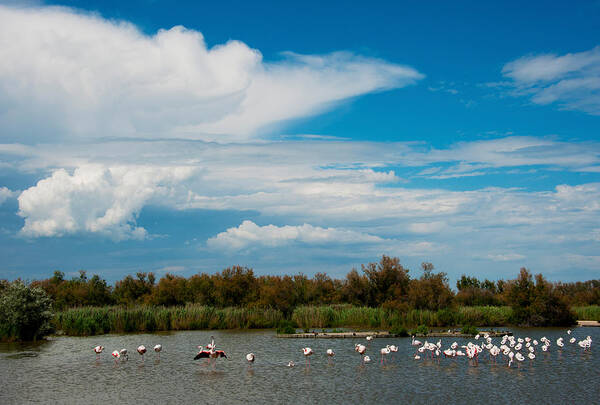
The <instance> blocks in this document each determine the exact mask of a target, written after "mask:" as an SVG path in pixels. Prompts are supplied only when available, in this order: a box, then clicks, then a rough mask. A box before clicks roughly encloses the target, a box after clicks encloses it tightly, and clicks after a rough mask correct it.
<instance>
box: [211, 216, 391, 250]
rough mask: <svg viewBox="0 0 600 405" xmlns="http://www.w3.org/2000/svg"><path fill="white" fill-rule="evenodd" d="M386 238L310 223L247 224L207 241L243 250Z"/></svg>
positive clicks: (219, 246)
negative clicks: (296, 224) (280, 224)
mask: <svg viewBox="0 0 600 405" xmlns="http://www.w3.org/2000/svg"><path fill="white" fill-rule="evenodd" d="M382 241H383V239H381V238H380V237H377V236H374V235H368V234H365V233H360V232H355V231H348V230H342V229H335V228H321V227H318V226H317V227H316V226H312V225H310V224H303V225H300V226H290V225H285V226H281V227H279V226H275V225H266V226H258V225H256V224H255V223H254V222H252V221H248V220H246V221H244V222H242V223H241V224H240V226H238V227H237V228H229V229H227V231H225V232H221V233H219V234H218V235H216V236H215V237H213V238H210V239H208V240H207V242H206V243H207V245H208V247H210V248H212V249H227V250H241V249H245V248H248V247H253V246H267V247H277V246H283V245H288V244H290V243H293V242H299V243H307V244H322V243H341V244H348V243H379V242H382Z"/></svg>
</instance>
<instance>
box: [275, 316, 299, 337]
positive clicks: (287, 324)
mask: <svg viewBox="0 0 600 405" xmlns="http://www.w3.org/2000/svg"><path fill="white" fill-rule="evenodd" d="M292 333H296V327H295V326H294V323H293V322H292V321H288V320H285V319H284V320H282V321H280V322H279V324H278V325H277V334H285V335H291V334H292Z"/></svg>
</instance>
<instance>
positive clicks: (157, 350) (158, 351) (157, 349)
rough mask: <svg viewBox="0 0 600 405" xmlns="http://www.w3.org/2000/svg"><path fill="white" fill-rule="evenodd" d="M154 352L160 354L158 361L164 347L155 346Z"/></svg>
mask: <svg viewBox="0 0 600 405" xmlns="http://www.w3.org/2000/svg"><path fill="white" fill-rule="evenodd" d="M154 351H155V352H156V353H158V359H159V360H160V352H161V351H162V345H156V346H154Z"/></svg>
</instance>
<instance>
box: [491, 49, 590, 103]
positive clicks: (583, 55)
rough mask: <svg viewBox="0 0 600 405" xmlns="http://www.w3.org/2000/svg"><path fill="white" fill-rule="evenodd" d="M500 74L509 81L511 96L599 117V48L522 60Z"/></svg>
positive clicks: (526, 57)
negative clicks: (512, 92) (554, 104)
mask: <svg viewBox="0 0 600 405" xmlns="http://www.w3.org/2000/svg"><path fill="white" fill-rule="evenodd" d="M502 74H503V75H504V76H505V77H507V78H508V79H511V80H512V82H510V83H509V84H510V85H512V86H514V87H515V92H514V94H517V95H527V96H529V97H531V100H532V101H533V102H534V103H536V104H551V103H557V104H558V105H559V106H561V107H562V108H564V109H569V110H580V111H584V112H586V113H589V114H594V115H599V114H600V46H596V47H595V48H593V49H590V50H588V51H583V52H577V53H567V54H565V55H556V54H544V55H534V56H524V57H522V58H519V59H517V60H514V61H512V62H509V63H507V64H506V65H504V67H503V69H502Z"/></svg>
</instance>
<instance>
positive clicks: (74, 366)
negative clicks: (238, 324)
mask: <svg viewBox="0 0 600 405" xmlns="http://www.w3.org/2000/svg"><path fill="white" fill-rule="evenodd" d="M513 331H514V333H515V336H516V337H519V336H521V337H524V336H530V337H532V338H536V339H538V340H539V338H540V337H542V336H546V337H548V338H549V339H550V340H551V341H552V346H551V347H550V352H549V354H548V355H547V356H544V354H543V353H542V351H541V349H539V346H538V350H537V351H536V355H537V358H536V359H535V360H534V361H533V362H532V363H530V361H529V360H528V359H527V360H526V361H524V362H523V363H522V365H521V368H517V367H515V366H513V367H511V368H507V367H506V363H505V362H501V361H500V360H499V363H498V365H491V364H489V362H488V360H487V355H486V356H485V358H484V359H482V360H481V361H480V363H479V366H478V367H473V366H469V364H468V361H467V359H465V358H460V359H456V360H450V359H443V358H442V359H440V362H439V364H438V362H437V361H431V360H427V361H423V360H420V361H415V360H413V358H412V356H413V354H414V350H413V348H412V347H411V345H410V339H409V338H394V339H374V340H373V341H372V342H371V343H370V344H369V348H368V350H367V351H368V354H369V355H370V356H371V358H372V362H371V363H370V364H367V365H359V364H360V361H359V360H360V359H359V358H360V356H359V355H358V354H357V353H356V352H355V351H354V343H357V342H360V343H367V342H366V341H365V340H364V339H356V340H352V339H278V338H276V337H275V334H274V332H273V331H251V332H247V331H243V332H240V331H213V332H211V331H190V332H175V333H167V334H129V335H103V336H94V337H86V338H75V337H57V338H52V339H50V341H48V342H44V343H42V344H37V345H18V344H12V345H9V344H0V403H1V404H21V403H61V404H82V403H85V404H92V403H102V404H104V403H131V404H134V403H135V404H145V403H161V404H163V403H169V404H177V403H209V404H212V403H214V404H217V403H219V404H223V403H227V404H235V403H327V404H330V403H345V404H347V403H355V404H356V403H411V404H412V403H416V404H429V403H443V404H471V403H472V404H481V403H492V402H493V403H496V404H504V403H535V404H539V403H552V404H557V403H569V404H570V403H576V402H580V403H598V401H599V398H600V372H599V369H598V366H599V365H600V347H598V345H599V344H600V328H576V329H574V330H573V336H575V337H576V338H578V340H580V339H582V338H584V337H585V336H587V335H590V336H591V337H592V339H593V341H594V343H593V344H592V350H591V352H588V353H584V352H583V350H582V349H581V348H580V347H579V346H577V345H576V344H575V345H570V344H569V343H568V339H565V340H566V341H567V342H566V343H565V349H564V350H563V351H562V353H559V352H558V351H557V349H558V348H557V346H556V345H555V341H556V338H558V337H559V336H565V337H566V336H567V334H566V330H564V329H513ZM211 334H212V335H214V337H215V340H216V343H217V348H218V349H224V350H225V351H226V352H227V354H228V356H229V360H225V359H218V360H217V364H216V366H215V368H214V369H213V368H212V366H208V365H207V364H206V360H204V359H203V360H198V361H194V360H192V359H193V357H194V355H195V354H196V351H197V350H196V346H197V345H199V344H201V345H206V344H207V343H208V342H209V341H210V336H211ZM431 340H433V341H434V342H437V340H438V339H431ZM454 340H456V341H458V343H459V344H466V342H467V340H466V339H442V344H443V347H444V348H446V347H448V346H449V345H450V344H451V343H452V341H454ZM499 340H500V339H499V338H496V339H494V342H495V343H496V344H498V345H499ZM157 343H160V344H162V345H163V351H162V353H161V355H160V361H159V360H158V356H157V355H156V353H154V352H153V351H152V349H151V348H152V347H153V346H154V345H155V344H157ZM99 344H100V345H103V346H105V348H106V349H105V351H104V353H102V354H101V356H100V360H98V361H96V355H95V354H94V352H93V351H92V348H93V347H94V346H96V345H99ZM140 344H144V345H145V346H146V347H147V348H148V349H149V352H148V353H146V355H145V361H144V362H142V360H141V358H140V356H139V355H138V354H137V352H136V351H135V348H136V347H137V346H138V345H140ZM387 344H395V345H397V346H399V350H398V352H397V353H395V355H394V358H393V359H392V358H388V364H387V365H384V366H382V365H381V364H380V362H379V359H380V356H379V349H380V348H381V347H383V346H385V345H387ZM305 346H309V347H311V348H312V349H313V350H314V352H315V354H314V355H313V356H312V357H311V358H310V361H311V364H310V368H309V367H307V366H306V365H305V359H304V357H303V355H302V352H301V348H302V347H305ZM121 348H127V349H128V350H129V352H130V356H129V361H127V362H119V363H115V361H113V359H112V357H111V355H110V353H111V352H112V351H113V350H115V349H121ZM328 348H332V349H333V350H334V351H335V358H334V360H333V362H332V364H329V363H328V359H327V356H326V355H325V351H326V350H327V349H328ZM249 352H253V353H255V355H256V362H255V363H254V364H253V365H252V366H249V365H248V364H247V362H246V360H245V355H246V354H247V353H249ZM499 357H500V356H499ZM290 360H293V361H294V362H296V367H293V368H288V367H286V364H287V363H288V361H290Z"/></svg>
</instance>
